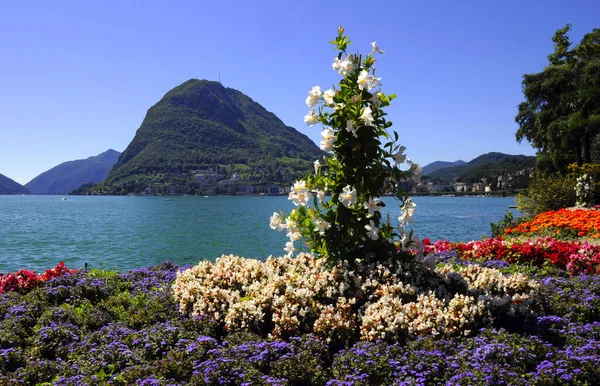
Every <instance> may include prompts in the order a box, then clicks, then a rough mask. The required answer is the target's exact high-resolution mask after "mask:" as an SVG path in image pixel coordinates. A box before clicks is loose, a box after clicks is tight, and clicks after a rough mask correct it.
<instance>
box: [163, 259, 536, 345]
mask: <svg viewBox="0 0 600 386" xmlns="http://www.w3.org/2000/svg"><path fill="white" fill-rule="evenodd" d="M457 283H459V284H457ZM537 288H538V284H537V282H535V281H532V280H528V279H527V278H526V277H525V276H523V275H514V276H504V275H503V274H502V273H500V272H499V271H498V270H495V269H490V268H482V267H479V266H475V265H473V266H468V267H463V268H459V269H455V268H453V267H452V266H450V265H445V266H443V267H441V268H438V269H437V270H431V269H429V268H427V267H426V266H425V265H423V264H413V263H410V262H405V263H401V262H399V261H398V260H397V259H389V260H388V261H385V262H381V261H379V262H364V261H361V262H356V261H355V262H348V261H341V262H338V263H337V264H335V265H334V266H332V267H330V266H329V265H328V264H326V260H325V259H324V258H323V257H315V256H314V255H312V254H308V253H300V254H299V255H298V256H297V257H295V258H292V257H289V256H286V257H281V258H273V257H271V258H269V259H267V260H266V261H258V260H255V259H243V258H240V257H237V256H232V255H230V256H222V257H220V258H219V259H217V261H216V262H215V263H210V262H207V261H203V262H201V263H200V264H198V265H196V266H195V267H192V268H190V269H187V270H185V271H182V272H179V273H178V275H177V279H176V280H175V283H174V285H173V293H174V296H175V299H176V300H177V301H178V302H179V306H180V309H181V311H182V312H184V313H188V314H191V315H199V316H202V317H204V318H208V319H210V320H212V321H213V322H214V323H216V324H217V325H219V326H220V327H222V328H224V329H225V330H227V331H236V330H250V331H253V332H256V333H259V334H261V335H263V336H269V337H271V338H273V339H275V338H285V337H288V336H292V335H298V334H302V333H314V334H315V335H317V336H319V337H321V338H323V339H326V340H327V341H328V342H332V341H333V342H348V341H354V340H358V339H363V340H379V339H385V340H390V341H401V340H403V339H405V338H406V337H407V336H415V335H423V334H442V335H451V334H456V333H464V334H468V333H469V332H470V331H471V330H473V329H474V328H477V327H479V326H482V325H485V324H487V323H489V322H491V320H492V319H493V318H502V317H503V316H512V315H528V314H531V313H532V307H531V306H532V304H533V303H534V301H535V294H536V293H537V292H536V291H537Z"/></svg>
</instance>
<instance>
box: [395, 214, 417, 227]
mask: <svg viewBox="0 0 600 386" xmlns="http://www.w3.org/2000/svg"><path fill="white" fill-rule="evenodd" d="M413 221H415V220H414V219H413V218H412V217H411V216H410V215H407V214H406V213H404V212H402V213H400V216H399V217H398V222H399V224H398V225H399V226H400V227H401V228H404V227H405V226H407V225H408V224H410V223H411V222H413Z"/></svg>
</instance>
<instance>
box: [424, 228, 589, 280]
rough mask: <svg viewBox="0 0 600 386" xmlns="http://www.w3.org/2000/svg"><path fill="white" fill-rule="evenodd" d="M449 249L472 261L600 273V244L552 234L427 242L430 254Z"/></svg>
mask: <svg viewBox="0 0 600 386" xmlns="http://www.w3.org/2000/svg"><path fill="white" fill-rule="evenodd" d="M447 251H454V252H456V253H457V256H458V257H459V258H462V259H465V260H470V261H480V262H481V261H486V260H502V261H505V262H507V263H509V264H514V263H519V264H527V265H530V264H532V265H535V266H538V267H542V266H544V265H551V266H553V267H556V268H559V269H562V270H566V271H567V272H568V273H569V274H570V275H580V274H592V273H593V274H596V273H600V246H598V245H596V244H592V243H588V242H586V241H583V242H581V241H577V242H572V241H559V240H555V239H553V238H551V237H546V238H541V237H539V238H537V239H535V240H526V241H519V240H513V239H508V240H505V239H503V238H502V237H494V238H489V239H484V240H475V241H470V242H468V243H462V242H455V243H453V242H449V241H447V240H438V241H436V242H435V243H434V244H430V243H425V252H426V253H428V254H439V253H444V252H447Z"/></svg>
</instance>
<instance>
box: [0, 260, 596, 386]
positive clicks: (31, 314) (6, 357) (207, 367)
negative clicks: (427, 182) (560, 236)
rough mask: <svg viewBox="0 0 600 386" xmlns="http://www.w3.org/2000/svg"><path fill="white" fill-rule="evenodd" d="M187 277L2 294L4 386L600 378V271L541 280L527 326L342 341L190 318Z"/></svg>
mask: <svg viewBox="0 0 600 386" xmlns="http://www.w3.org/2000/svg"><path fill="white" fill-rule="evenodd" d="M446 254H448V255H454V256H453V261H454V262H455V263H456V262H458V263H460V264H462V265H464V266H474V265H477V264H475V263H473V262H463V261H462V260H460V258H457V257H456V252H452V251H449V252H446ZM440 255H443V253H440ZM460 264H459V265H460ZM515 267H519V266H518V265H516V266H515ZM440 268H442V266H440ZM178 272H180V269H179V268H178V267H177V266H175V265H173V264H169V263H165V264H162V265H161V266H158V267H149V268H144V269H137V270H133V271H130V272H126V273H117V272H105V271H96V270H92V271H89V272H77V273H74V274H72V275H64V276H62V277H59V278H55V279H51V280H49V281H47V282H45V283H44V285H42V286H40V287H38V288H35V289H32V290H31V291H30V292H28V293H18V292H12V291H9V292H4V293H2V294H0V384H11V385H19V384H22V385H29V384H41V383H44V382H47V383H48V384H53V385H65V386H66V385H86V384H88V385H105V384H114V385H125V384H138V385H188V384H208V385H219V384H229V385H254V384H263V385H382V384H385V385H394V384H397V385H400V384H415V385H445V384H521V385H548V384H561V385H569V384H573V385H575V384H594V382H595V381H596V380H597V379H598V378H599V377H600V354H598V353H599V352H600V278H599V277H598V276H595V275H593V276H584V275H583V276H576V277H566V278H565V277H552V276H550V277H539V278H537V279H538V280H537V282H538V283H539V287H538V291H539V295H540V297H539V303H538V305H539V307H540V313H543V314H544V315H545V316H538V317H534V318H530V319H528V321H527V322H526V323H510V322H509V321H506V322H505V323H500V322H501V321H496V322H494V323H492V325H491V326H489V327H486V328H483V329H476V330H474V331H472V333H471V334H470V335H469V336H462V335H452V336H443V335H438V336H433V335H431V334H427V335H425V336H418V337H414V338H411V337H408V339H407V340H406V341H405V342H403V343H402V344H391V343H386V342H383V341H374V342H358V343H350V342H349V343H348V344H347V345H345V346H342V347H340V346H334V345H332V344H328V343H327V341H326V339H324V337H316V336H315V335H314V334H305V333H302V332H300V331H297V332H296V333H294V334H293V335H292V336H290V337H288V338H287V339H285V340H268V339H264V338H261V337H259V336H257V335H255V334H252V333H243V332H237V333H236V332H230V331H227V330H225V331H224V330H222V329H220V328H219V326H218V325H217V324H215V323H211V322H210V321H209V320H206V319H203V318H199V317H191V316H186V315H181V314H180V312H179V304H178V303H177V302H176V301H175V299H174V297H173V295H172V294H171V293H170V291H169V289H170V288H171V286H172V285H173V284H174V282H175V279H176V276H177V274H178ZM232 276H235V274H232ZM215 279H216V278H215ZM226 279H227V278H225V277H224V278H223V280H226ZM482 284H483V283H482Z"/></svg>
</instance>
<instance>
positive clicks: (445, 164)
mask: <svg viewBox="0 0 600 386" xmlns="http://www.w3.org/2000/svg"><path fill="white" fill-rule="evenodd" d="M464 164H466V162H465V161H463V160H460V159H459V160H458V161H454V162H449V161H435V162H432V163H430V164H427V165H425V166H424V167H423V175H424V176H428V175H429V174H430V173H432V172H434V171H436V170H438V169H441V168H449V167H452V166H460V165H464Z"/></svg>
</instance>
